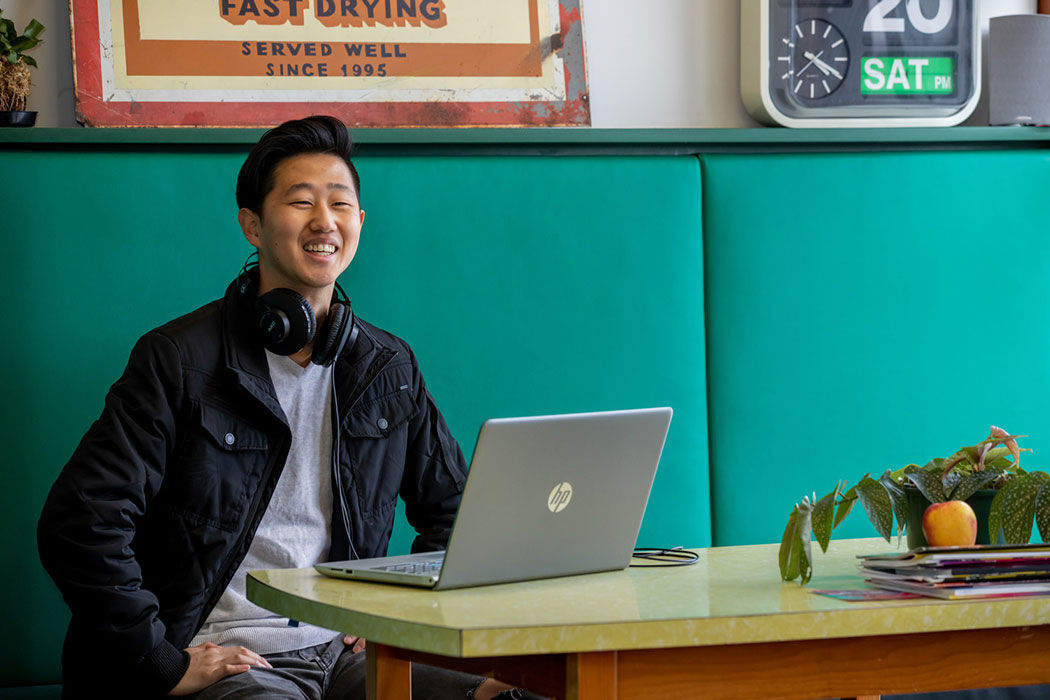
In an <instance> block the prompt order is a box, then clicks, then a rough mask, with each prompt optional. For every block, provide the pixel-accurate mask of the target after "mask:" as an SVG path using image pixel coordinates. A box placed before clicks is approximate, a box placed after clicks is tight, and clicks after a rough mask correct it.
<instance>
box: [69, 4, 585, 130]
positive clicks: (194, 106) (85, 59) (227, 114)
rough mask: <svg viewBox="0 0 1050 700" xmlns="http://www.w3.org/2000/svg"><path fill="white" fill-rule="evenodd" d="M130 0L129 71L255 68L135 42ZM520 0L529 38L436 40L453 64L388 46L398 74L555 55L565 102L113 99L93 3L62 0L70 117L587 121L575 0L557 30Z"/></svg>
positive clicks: (189, 49) (257, 121) (185, 47)
mask: <svg viewBox="0 0 1050 700" xmlns="http://www.w3.org/2000/svg"><path fill="white" fill-rule="evenodd" d="M139 2H140V0H121V3H122V5H121V7H122V10H123V18H124V39H125V44H124V55H125V56H126V63H127V67H130V68H131V69H132V70H134V71H135V75H136V76H158V77H160V76H164V77H170V76H178V75H208V73H207V71H208V70H209V68H208V66H209V65H216V64H215V63H214V62H215V61H221V62H222V63H221V65H222V66H223V71H225V72H224V73H223V75H254V74H253V73H252V71H253V70H256V71H257V70H258V66H257V65H253V63H252V61H251V60H250V59H251V58H252V57H245V56H242V55H241V53H240V52H238V51H237V50H235V49H236V48H237V47H238V46H239V42H229V41H200V40H186V41H172V40H157V39H143V38H142V37H141V35H140V32H139V21H138V19H139ZM528 2H529V10H530V11H529V19H530V27H529V35H530V41H529V43H528V44H469V45H468V44H456V45H447V44H446V45H438V46H439V47H444V48H447V47H449V46H452V47H453V48H456V49H458V50H459V51H460V53H461V54H462V52H464V50H466V49H468V48H469V50H470V52H471V53H472V58H471V60H469V61H462V60H459V61H456V62H455V65H454V66H453V65H450V63H451V62H450V61H447V60H445V61H444V62H442V60H441V56H440V54H439V52H438V51H437V50H435V48H434V45H426V44H403V45H399V46H398V48H397V49H396V50H397V51H401V52H404V54H405V55H406V56H407V55H408V54H409V52H411V55H412V56H413V60H412V61H402V62H401V63H402V66H401V67H400V68H399V69H400V70H403V71H411V72H406V73H404V75H412V76H417V75H423V76H428V77H436V78H437V79H439V80H440V78H443V77H446V76H444V75H443V74H442V71H445V72H447V73H448V74H449V77H463V76H478V77H490V76H497V77H503V76H535V75H538V74H539V70H540V65H541V62H542V61H543V59H544V58H545V57H547V56H549V55H550V53H551V52H557V56H558V57H559V58H560V59H561V67H562V72H563V77H564V92H563V95H564V99H556V100H552V99H525V100H508V101H473V100H469V99H464V100H451V101H447V100H420V101H383V100H377V101H345V100H342V101H340V100H333V99H331V98H330V96H329V95H327V94H326V93H327V92H328V91H326V90H317V91H314V92H311V93H310V95H309V98H308V99H306V100H297V101H255V100H253V101H237V100H235V99H234V100H226V99H218V100H206V101H163V100H161V101H152V100H145V99H139V100H136V99H135V97H134V95H131V96H126V97H123V98H121V97H119V96H115V94H110V95H107V94H105V93H106V90H105V88H104V69H105V68H106V66H105V65H104V64H105V62H106V61H107V60H113V61H115V60H117V59H116V58H115V56H116V52H115V51H113V47H112V46H109V47H107V46H106V45H105V41H104V37H105V36H106V33H105V32H103V31H102V27H101V26H100V13H99V0H70V20H71V28H72V42H73V56H74V82H75V87H76V105H77V119H78V121H80V122H81V123H83V124H84V125H86V126H214V127H260V126H271V125H273V124H277V123H280V122H282V121H284V120H286V119H292V118H296V117H301V116H304V115H306V114H315V113H327V114H333V115H335V116H337V117H339V118H341V119H342V120H343V121H345V122H346V123H347V124H349V125H351V126H355V127H405V126H412V127H416V126H422V127H426V126H586V125H589V124H590V104H589V95H588V93H587V73H586V63H585V60H584V50H583V27H582V18H581V15H580V7H579V4H580V0H557V3H556V4H557V14H558V17H557V26H556V31H549V30H545V28H544V27H541V26H539V21H538V12H537V9H536V8H537V7H538V6H539V5H538V3H541V2H544V3H546V2H551V0H528ZM554 4H555V3H554V2H551V5H552V6H553V5H554ZM552 19H553V17H552ZM551 29H555V28H554V27H552V28H551ZM320 43H325V42H320ZM231 44H232V45H233V46H231ZM376 50H377V51H378V50H384V51H387V50H389V51H393V50H394V49H388V48H385V47H384V48H382V49H376ZM157 56H164V57H165V60H164V61H163V62H161V61H158V60H157V58H156V57H157ZM129 74H130V71H129ZM341 80H344V81H345V80H348V78H341ZM559 87H560V86H559ZM296 92H301V90H297V91H296ZM373 92H375V91H373ZM530 97H532V96H530Z"/></svg>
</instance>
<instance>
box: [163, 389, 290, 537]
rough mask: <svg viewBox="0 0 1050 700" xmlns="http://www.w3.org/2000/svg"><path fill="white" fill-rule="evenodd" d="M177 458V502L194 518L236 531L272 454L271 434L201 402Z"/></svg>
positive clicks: (173, 477)
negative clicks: (269, 452) (269, 454)
mask: <svg viewBox="0 0 1050 700" xmlns="http://www.w3.org/2000/svg"><path fill="white" fill-rule="evenodd" d="M187 433H188V434H187V435H186V437H185V438H184V439H183V440H182V441H181V444H180V448H179V452H178V454H177V455H176V457H175V464H174V469H170V470H169V471H168V474H167V475H166V478H167V479H170V488H171V490H172V496H173V499H172V500H173V505H174V506H175V508H176V509H177V510H178V511H179V512H181V513H182V514H183V515H184V516H185V518H186V519H187V520H188V521H190V522H193V523H197V524H201V525H210V526H214V527H220V528H222V529H224V530H233V529H235V528H236V527H237V525H238V523H239V522H240V520H241V517H242V516H243V514H244V511H245V508H246V506H247V502H248V500H249V499H250V496H251V490H252V489H253V488H254V487H255V486H256V485H258V483H259V481H260V480H261V478H262V474H263V471H264V469H265V466H266V460H267V458H268V448H269V437H268V436H267V434H266V433H265V432H263V431H262V430H260V429H259V428H257V427H256V426H254V425H252V424H251V423H249V422H247V421H245V420H244V419H243V418H240V417H239V416H236V415H233V414H230V413H227V412H226V411H224V410H222V409H220V408H216V407H215V406H212V405H210V404H207V403H198V404H196V407H195V413H194V416H193V420H192V421H190V423H189V428H188V430H187Z"/></svg>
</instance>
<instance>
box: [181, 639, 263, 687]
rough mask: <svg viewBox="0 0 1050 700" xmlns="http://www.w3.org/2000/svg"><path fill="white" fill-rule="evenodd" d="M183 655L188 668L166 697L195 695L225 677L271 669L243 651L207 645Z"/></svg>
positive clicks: (255, 655)
mask: <svg viewBox="0 0 1050 700" xmlns="http://www.w3.org/2000/svg"><path fill="white" fill-rule="evenodd" d="M186 651H187V652H189V654H190V667H189V668H188V669H186V674H185V675H184V676H183V677H182V680H180V681H179V683H178V685H176V686H175V687H174V688H172V689H171V692H170V693H168V694H169V695H189V694H190V693H196V692H197V691H199V690H203V689H205V688H207V687H208V686H209V685H211V684H212V683H215V682H216V681H219V680H222V679H223V678H225V677H226V676H232V675H235V674H237V673H244V672H245V671H247V670H248V669H250V668H251V667H252V666H262V667H263V668H273V667H272V666H270V662H269V661H267V660H266V659H264V658H263V657H261V656H259V655H258V654H256V653H255V652H254V651H252V650H251V649H246V648H245V647H220V646H219V645H218V644H212V643H211V642H207V643H205V644H201V645H200V646H196V647H190V648H189V649H187V650H186Z"/></svg>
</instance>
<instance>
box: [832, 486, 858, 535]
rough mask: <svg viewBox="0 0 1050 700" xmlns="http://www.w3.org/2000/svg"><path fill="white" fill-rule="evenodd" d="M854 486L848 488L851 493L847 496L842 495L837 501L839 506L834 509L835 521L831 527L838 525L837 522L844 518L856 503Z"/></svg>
mask: <svg viewBox="0 0 1050 700" xmlns="http://www.w3.org/2000/svg"><path fill="white" fill-rule="evenodd" d="M855 488H856V487H854V488H853V489H850V491H849V493H850V494H851V495H850V496H849V497H848V498H847V497H846V495H845V494H843V496H842V500H841V501H839V507H838V508H837V509H836V511H835V523H834V524H833V525H832V527H833V528H835V527H838V526H839V523H841V522H842V521H843V520H845V519H846V516H847V515H849V514H850V513H851V512H853V506H855V505H857V492H856V490H855Z"/></svg>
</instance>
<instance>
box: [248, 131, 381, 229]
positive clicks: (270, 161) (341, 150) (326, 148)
mask: <svg viewBox="0 0 1050 700" xmlns="http://www.w3.org/2000/svg"><path fill="white" fill-rule="evenodd" d="M307 153H324V154H331V155H334V156H338V157H339V158H342V159H343V162H345V163H346V167H348V168H349V169H350V178H351V179H352V180H353V182H354V190H355V193H356V194H357V197H358V199H360V198H361V178H360V177H359V176H358V174H357V168H355V167H354V164H353V162H351V160H350V159H351V157H352V156H353V153H354V140H353V139H352V138H351V137H350V132H349V131H348V130H347V128H346V125H345V124H343V122H341V121H339V120H338V119H336V118H335V117H329V116H326V115H315V116H312V117H306V118H305V119H293V120H291V121H287V122H285V123H283V124H281V125H280V126H275V127H274V128H272V129H270V130H269V131H267V132H266V133H265V134H263V135H262V138H260V139H259V142H258V143H257V144H255V146H253V147H252V150H251V152H249V153H248V157H247V158H246V159H245V161H244V164H243V165H242V166H241V171H240V173H239V174H238V175H237V208H238V209H250V210H251V211H253V212H255V213H257V214H260V213H262V205H263V200H264V199H266V195H267V194H269V193H270V190H272V189H273V187H274V184H275V177H274V172H275V171H276V170H277V166H278V165H279V164H280V163H281V161H283V160H285V159H286V158H291V157H293V156H299V155H303V154H307Z"/></svg>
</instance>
